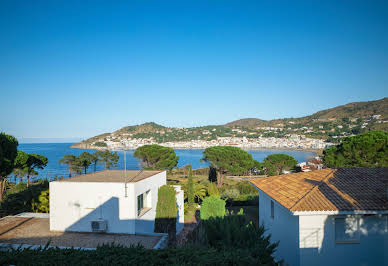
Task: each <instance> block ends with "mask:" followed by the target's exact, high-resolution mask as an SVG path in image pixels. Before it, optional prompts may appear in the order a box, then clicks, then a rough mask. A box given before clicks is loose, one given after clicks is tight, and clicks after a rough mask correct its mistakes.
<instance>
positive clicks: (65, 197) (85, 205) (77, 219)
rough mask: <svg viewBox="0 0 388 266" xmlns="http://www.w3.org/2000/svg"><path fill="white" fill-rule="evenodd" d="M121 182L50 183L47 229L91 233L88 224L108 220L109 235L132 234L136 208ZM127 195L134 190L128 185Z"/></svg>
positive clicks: (131, 193)
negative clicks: (48, 226) (97, 220)
mask: <svg viewBox="0 0 388 266" xmlns="http://www.w3.org/2000/svg"><path fill="white" fill-rule="evenodd" d="M124 195H125V188H124V184H123V183H105V182H104V183H98V182H60V181H54V182H50V230H53V231H76V232H91V225H90V222H91V221H92V220H96V219H99V218H100V219H104V220H107V221H108V232H110V233H129V234H133V233H135V218H136V217H135V216H134V213H135V212H136V205H135V201H134V199H133V196H132V197H130V196H129V197H124ZM128 195H134V187H133V185H132V184H131V183H129V184H128Z"/></svg>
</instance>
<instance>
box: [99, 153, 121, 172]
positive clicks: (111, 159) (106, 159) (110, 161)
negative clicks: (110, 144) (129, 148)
mask: <svg viewBox="0 0 388 266" xmlns="http://www.w3.org/2000/svg"><path fill="white" fill-rule="evenodd" d="M95 154H96V155H97V156H98V157H99V161H100V162H101V163H103V164H104V166H105V169H110V168H112V167H115V166H116V165H117V162H118V161H119V158H120V156H119V155H118V154H117V152H110V151H98V152H96V153H95Z"/></svg>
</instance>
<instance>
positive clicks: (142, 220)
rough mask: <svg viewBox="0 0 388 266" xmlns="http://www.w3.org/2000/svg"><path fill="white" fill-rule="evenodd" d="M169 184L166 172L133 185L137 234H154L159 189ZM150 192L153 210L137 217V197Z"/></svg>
mask: <svg viewBox="0 0 388 266" xmlns="http://www.w3.org/2000/svg"><path fill="white" fill-rule="evenodd" d="M166 182H167V177H166V172H165V171H164V172H161V173H159V174H156V175H154V176H151V177H149V178H146V179H143V180H141V181H139V182H136V183H133V184H134V190H135V205H136V206H135V210H136V212H135V214H134V215H135V217H136V233H137V234H141V233H150V232H154V225H155V215H156V204H157V202H158V189H159V187H161V186H163V185H165V184H166ZM149 190H150V193H151V194H150V195H149V197H150V198H151V206H148V207H151V210H149V211H148V212H147V213H145V214H144V215H142V216H141V217H137V196H138V195H140V194H143V193H144V192H147V191H149Z"/></svg>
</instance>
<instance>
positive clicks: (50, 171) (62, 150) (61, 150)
mask: <svg viewBox="0 0 388 266" xmlns="http://www.w3.org/2000/svg"><path fill="white" fill-rule="evenodd" d="M72 144H73V143H31V144H19V147H18V148H19V149H20V150H22V151H25V152H28V153H38V154H42V155H44V156H46V157H47V158H48V161H49V162H48V164H47V167H46V168H45V169H43V170H39V171H38V172H39V176H38V177H36V178H39V179H46V178H54V177H55V176H58V177H59V176H63V177H67V176H68V170H67V166H66V165H62V164H59V163H58V161H59V160H60V159H61V158H62V157H63V156H64V155H65V154H74V155H80V154H81V153H82V152H83V151H88V152H91V153H93V152H95V151H94V150H80V149H71V148H70V146H71V145H72ZM133 152H134V151H133V150H130V151H127V152H126V157H127V169H128V170H137V169H140V168H141V165H140V162H139V160H138V159H137V158H135V157H133ZM175 152H176V154H177V155H178V156H179V162H178V167H181V166H184V165H187V164H190V163H192V165H193V168H202V167H207V164H206V163H201V162H200V159H201V158H202V152H203V150H181V149H178V150H175ZM248 152H249V153H251V154H252V156H253V158H254V159H255V160H258V161H260V162H261V161H263V160H264V158H265V157H267V156H268V155H269V154H272V153H286V154H289V155H291V156H293V157H294V158H295V159H296V160H298V161H299V162H302V161H306V160H308V159H310V158H312V157H314V156H315V153H313V152H304V151H291V150H290V151H289V150H251V151H248ZM118 154H119V155H120V159H119V162H118V165H117V167H116V169H124V152H118ZM97 169H98V170H102V169H103V167H102V166H98V167H97ZM89 170H90V171H92V170H93V167H90V169H89Z"/></svg>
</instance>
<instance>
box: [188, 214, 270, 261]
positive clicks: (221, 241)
mask: <svg viewBox="0 0 388 266" xmlns="http://www.w3.org/2000/svg"><path fill="white" fill-rule="evenodd" d="M264 231H265V230H264V227H263V226H259V227H256V226H255V225H254V224H253V223H252V222H251V221H249V220H248V219H247V217H246V216H245V215H243V213H242V210H241V211H240V212H239V213H238V214H237V215H234V214H233V213H232V214H227V215H226V216H224V217H216V218H210V219H208V220H201V222H200V224H199V225H198V226H197V227H196V229H195V230H194V231H193V232H192V233H191V234H190V235H189V240H188V242H187V245H188V246H194V247H207V248H210V249H212V248H214V249H216V250H218V251H232V250H233V251H239V252H242V251H244V252H246V254H247V256H248V257H252V258H253V259H255V260H256V263H257V265H274V263H275V262H274V258H273V253H274V251H275V249H276V247H277V244H271V242H270V236H269V235H268V236H264Z"/></svg>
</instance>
